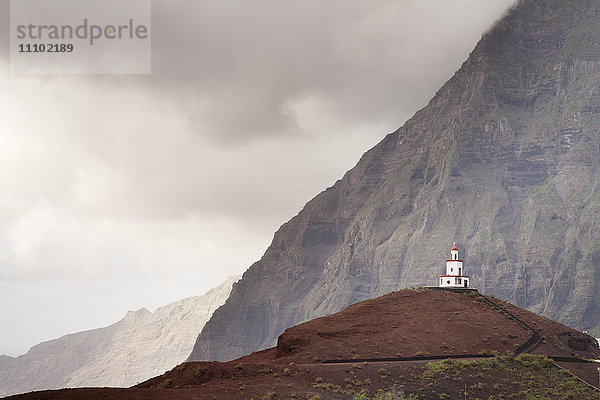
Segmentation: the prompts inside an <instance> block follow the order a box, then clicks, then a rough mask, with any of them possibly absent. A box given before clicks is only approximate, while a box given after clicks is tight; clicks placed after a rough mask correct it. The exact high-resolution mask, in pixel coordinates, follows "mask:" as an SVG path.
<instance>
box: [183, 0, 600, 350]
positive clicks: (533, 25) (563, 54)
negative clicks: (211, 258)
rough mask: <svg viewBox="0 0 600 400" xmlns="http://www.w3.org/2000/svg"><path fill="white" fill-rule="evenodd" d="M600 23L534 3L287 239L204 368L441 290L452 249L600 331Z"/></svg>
mask: <svg viewBox="0 0 600 400" xmlns="http://www.w3.org/2000/svg"><path fill="white" fill-rule="evenodd" d="M599 17H600V2H599V1H597V0H594V1H592V0H573V1H568V2H565V1H561V0H543V1H542V0H525V1H522V2H520V3H519V4H518V5H517V6H516V7H515V8H514V9H513V10H511V12H510V13H509V15H508V16H506V17H505V18H504V19H503V20H502V21H500V22H499V23H498V24H497V25H496V26H495V27H494V28H493V29H492V30H491V31H490V32H489V33H488V34H486V35H485V36H484V37H483V38H482V40H481V41H480V42H479V43H478V45H477V46H476V48H475V49H474V50H473V52H472V53H471V55H470V56H469V58H468V60H467V61H466V62H465V63H464V64H463V66H462V67H461V69H460V70H459V71H457V73H456V74H455V76H454V77H453V78H452V79H451V80H450V81H448V82H447V83H446V84H445V85H444V86H443V87H442V88H441V89H440V90H439V92H438V93H437V94H436V95H435V97H434V98H433V99H432V100H431V101H430V103H429V104H428V105H427V106H426V107H425V108H424V109H422V110H421V111H419V112H417V113H416V114H415V116H414V117H413V118H412V119H410V120H409V121H408V122H407V123H406V124H405V125H404V126H403V127H402V128H400V129H398V130H397V131H396V132H393V133H391V134H389V135H387V136H386V137H385V138H384V139H383V140H382V141H381V142H380V143H379V144H378V145H377V146H375V147H374V148H373V149H371V150H370V151H368V152H367V153H366V154H365V155H364V156H363V157H362V158H361V160H360V161H359V163H358V164H357V165H356V167H354V168H353V169H352V170H350V171H349V172H347V173H346V175H345V176H344V177H343V178H342V179H341V180H339V181H338V182H336V184H335V185H334V186H333V187H331V188H328V189H327V190H326V191H324V192H323V193H321V194H319V195H318V196H317V197H315V198H314V199H313V200H311V201H310V202H309V203H308V204H307V205H306V206H305V207H304V209H303V210H302V211H300V213H299V214H298V215H297V216H295V217H294V218H292V219H291V220H290V221H289V222H288V223H286V224H284V225H283V226H282V227H281V228H280V229H279V231H278V232H277V233H276V234H275V237H274V239H273V242H272V244H271V245H270V247H269V248H268V249H267V251H266V252H265V254H264V256H263V257H262V258H261V260H260V261H258V262H257V263H255V264H254V265H253V266H252V267H251V268H250V269H249V270H248V271H247V272H246V273H245V274H244V276H243V279H242V280H241V281H240V283H239V284H238V285H236V287H235V289H234V290H233V291H232V294H231V296H230V297H229V299H228V301H227V302H226V304H225V305H224V306H223V307H221V308H220V309H219V310H217V311H216V312H215V314H214V315H213V317H212V318H211V319H210V321H209V322H208V323H207V324H206V325H205V327H204V329H203V330H202V333H201V334H200V335H199V337H198V340H197V342H196V345H195V347H194V350H193V352H192V354H191V355H190V360H207V359H215V360H226V359H232V358H235V357H238V356H241V355H242V354H245V353H247V352H249V351H252V350H258V349H262V348H266V347H270V346H272V345H273V344H274V343H275V340H276V338H277V336H278V335H279V334H281V332H283V331H284V330H285V329H286V328H287V327H290V326H292V325H295V324H297V323H299V322H302V321H306V320H308V319H311V318H314V317H318V316H322V315H325V314H329V313H333V312H336V311H339V310H340V309H342V308H344V307H346V306H348V305H349V304H351V303H353V302H356V301H359V300H363V299H367V298H372V297H376V296H378V295H381V294H383V293H387V292H389V291H391V290H396V289H399V288H403V287H408V286H412V285H427V284H433V283H434V282H435V276H436V275H438V274H439V273H440V272H441V271H442V270H443V260H444V259H445V257H446V253H447V250H448V248H449V245H451V243H452V242H453V241H455V242H456V243H457V245H458V246H459V247H460V248H461V249H465V250H466V253H463V254H464V256H463V258H464V259H465V261H466V270H467V273H468V274H470V275H471V276H472V283H473V285H474V286H476V287H478V288H479V289H480V290H481V291H482V292H483V293H495V294H496V295H497V296H498V297H500V298H503V299H506V300H509V301H511V302H513V303H516V304H517V305H519V306H523V307H526V308H529V309H531V310H533V311H536V312H539V313H541V314H543V315H545V316H548V317H551V318H553V319H556V320H558V321H560V322H562V323H565V324H567V325H570V326H572V327H575V328H578V329H588V330H594V329H595V332H597V331H598V328H599V327H600V326H599V321H598V319H597V318H596V316H597V315H598V312H599V311H600V307H599V305H600V293H599V286H598V283H597V282H599V281H600V268H599V265H600V229H599V225H600V222H599V220H598V219H597V218H596V215H598V213H599V212H600V191H599V189H600V187H599V184H598V180H597V177H598V173H599V172H600V171H599V161H600V156H599V154H600V137H599V134H598V130H599V127H600V28H599V26H598V24H597V21H598V18H599Z"/></svg>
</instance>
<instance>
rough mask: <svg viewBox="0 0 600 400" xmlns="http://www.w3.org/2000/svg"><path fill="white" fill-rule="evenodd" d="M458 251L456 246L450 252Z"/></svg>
mask: <svg viewBox="0 0 600 400" xmlns="http://www.w3.org/2000/svg"><path fill="white" fill-rule="evenodd" d="M455 250H456V251H458V247H456V245H454V246H452V249H450V251H455Z"/></svg>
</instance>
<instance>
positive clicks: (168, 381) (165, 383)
mask: <svg viewBox="0 0 600 400" xmlns="http://www.w3.org/2000/svg"><path fill="white" fill-rule="evenodd" d="M172 384H173V379H171V378H167V379H165V380H164V381H162V382H161V384H160V385H158V388H159V389H167V388H170V387H171V385H172Z"/></svg>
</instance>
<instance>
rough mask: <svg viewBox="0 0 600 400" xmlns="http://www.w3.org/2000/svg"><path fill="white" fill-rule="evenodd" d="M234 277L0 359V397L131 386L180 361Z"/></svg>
mask: <svg viewBox="0 0 600 400" xmlns="http://www.w3.org/2000/svg"><path fill="white" fill-rule="evenodd" d="M238 279H239V276H233V277H230V278H229V279H227V281H225V282H224V283H222V284H221V285H219V286H217V287H216V288H214V289H211V290H210V291H208V292H207V293H205V294H203V295H200V296H195V297H189V298H186V299H183V300H180V301H178V302H175V303H171V304H168V305H166V306H164V307H160V308H158V309H157V310H156V311H154V312H153V313H152V312H150V311H148V310H146V309H145V308H143V309H141V310H138V311H135V312H133V311H129V312H128V313H127V315H126V316H125V317H124V318H123V319H121V320H120V321H119V322H117V323H115V324H113V325H110V326H108V327H105V328H100V329H95V330H91V331H85V332H79V333H74V334H71V335H66V336H63V337H61V338H60V339H55V340H50V341H48V342H44V343H40V344H38V345H37V346H34V347H32V348H31V350H29V352H27V354H24V355H22V356H20V357H17V358H11V357H7V356H0V396H6V395H10V394H15V393H23V392H28V391H32V390H43V389H58V388H64V387H83V386H86V387H89V386H131V385H134V384H136V383H139V382H141V381H143V380H146V379H148V378H150V377H152V376H155V375H157V374H161V373H163V372H164V371H166V370H169V369H171V368H173V367H174V366H175V365H177V364H178V363H180V362H182V361H183V360H185V358H186V357H187V356H188V355H189V353H190V351H191V348H192V346H193V343H194V338H195V337H196V336H197V334H198V332H199V331H200V330H201V329H202V326H203V325H204V324H205V323H206V321H208V318H209V317H210V316H211V314H212V313H213V312H214V310H215V309H217V308H218V307H219V306H220V305H222V304H223V303H224V302H225V300H226V299H227V296H228V295H229V292H230V291H231V287H232V285H233V283H234V282H236V281H237V280H238Z"/></svg>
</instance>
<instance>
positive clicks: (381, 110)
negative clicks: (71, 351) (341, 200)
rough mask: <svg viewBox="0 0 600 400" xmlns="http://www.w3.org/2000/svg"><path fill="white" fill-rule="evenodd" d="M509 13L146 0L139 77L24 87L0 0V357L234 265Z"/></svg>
mask: <svg viewBox="0 0 600 400" xmlns="http://www.w3.org/2000/svg"><path fill="white" fill-rule="evenodd" d="M511 3H512V0H379V1H376V2H375V1H371V0H361V1H357V0H328V1H323V0H294V1H292V0H286V1H282V0H260V1H259V0H232V1H219V0H163V1H159V0H155V1H153V5H152V12H153V20H152V45H153V47H152V57H153V58H152V59H153V64H152V71H153V73H152V74H151V75H149V76H132V75H127V76H117V75H113V76H89V75H88V76H39V75H11V74H10V73H9V72H8V61H9V57H8V50H7V49H8V46H9V45H8V39H7V35H8V23H9V18H8V4H9V3H8V0H0V24H1V26H2V30H1V31H0V32H1V34H2V37H1V39H2V40H0V321H2V329H1V330H0V354H2V353H5V354H8V355H11V356H16V355H19V354H22V353H24V352H26V351H27V350H28V348H29V347H30V346H32V345H34V344H36V343H38V342H40V341H43V340H48V339H52V338H56V337H59V336H61V335H64V334H66V333H71V332H77V331H81V330H85V329H90V328H95V327H101V326H105V325H108V324H111V323H113V322H116V321H117V320H118V319H120V318H121V317H123V315H124V314H125V313H126V311H128V310H136V309H139V308H141V307H146V308H148V309H149V310H151V311H153V310H154V309H155V308H156V307H158V306H161V305H164V304H167V303H169V302H172V301H176V300H178V299H181V298H183V297H187V296H193V295H198V294H201V293H203V292H205V291H206V290H208V289H210V288H211V287H213V286H216V285H217V284H219V283H220V282H221V281H223V280H225V279H226V278H227V277H228V276H229V275H232V274H239V273H242V272H243V271H245V270H246V269H247V268H248V267H249V266H250V265H251V264H252V263H253V262H254V261H256V260H258V259H259V258H260V257H261V255H262V253H263V252H264V251H265V249H266V248H267V246H268V245H269V243H270V241H271V239H272V237H273V233H274V232H275V231H276V230H277V228H278V227H279V226H280V225H281V224H282V223H284V222H285V221H287V220H289V219H290V218H291V217H292V216H294V215H295V214H296V213H297V212H298V211H299V210H300V209H301V208H302V206H303V205H304V204H305V203H306V202H307V201H308V200H310V199H311V198H312V197H314V196H315V195H316V194H318V193H319V192H320V191H322V190H324V189H325V188H326V187H328V186H331V185H332V184H333V183H334V182H335V181H336V180H337V179H339V178H341V176H342V175H343V174H344V172H345V171H346V170H348V169H350V168H352V167H353V166H354V165H355V164H356V162H357V161H358V159H359V158H360V156H361V155H362V154H363V153H364V152H365V151H366V150H368V149H369V148H370V147H372V146H373V145H375V144H376V143H377V142H379V141H380V140H381V139H382V138H383V137H384V136H385V134H387V133H389V132H391V131H394V130H395V129H397V128H398V127H399V126H401V125H402V124H403V122H404V121H406V119H408V118H409V117H410V116H412V115H413V114H414V113H415V112H416V111H417V110H418V109H420V108H422V107H423V106H424V105H425V104H426V103H427V101H428V100H429V99H430V98H431V97H432V96H433V95H434V93H435V92H436V91H437V89H439V87H440V86H441V85H442V84H443V83H444V82H445V81H447V80H448V79H449V78H450V77H451V76H452V75H453V74H454V72H455V71H456V70H457V69H458V68H459V67H460V65H461V64H462V62H463V61H464V60H465V59H466V58H467V56H468V54H469V52H470V51H471V50H472V48H473V47H474V45H475V44H476V42H477V41H478V40H479V38H480V37H481V34H482V33H483V32H485V31H486V30H487V29H488V28H489V27H490V26H491V25H492V24H493V23H494V22H495V21H496V20H497V19H498V18H500V17H501V16H502V15H503V13H504V12H505V11H506V10H507V8H508V7H509V6H510V4H511Z"/></svg>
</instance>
